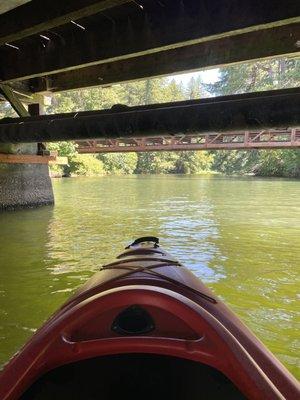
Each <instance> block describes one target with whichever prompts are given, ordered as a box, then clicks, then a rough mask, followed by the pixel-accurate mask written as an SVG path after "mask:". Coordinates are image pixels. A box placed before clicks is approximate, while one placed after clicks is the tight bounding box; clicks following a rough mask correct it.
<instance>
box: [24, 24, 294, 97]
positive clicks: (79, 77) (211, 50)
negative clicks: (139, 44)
mask: <svg viewBox="0 0 300 400" xmlns="http://www.w3.org/2000/svg"><path fill="white" fill-rule="evenodd" d="M299 37H300V23H295V24H290V25H285V26H279V27H275V28H272V29H264V30H260V31H255V32H251V33H248V34H241V35H237V36H235V37H231V38H228V37H225V38H222V39H218V40H214V41H211V42H204V43H199V44H194V45H191V46H185V47H180V48H176V49H171V50H167V51H161V52H158V53H154V54H148V55H146V56H144V57H135V58H130V59H127V60H121V61H115V62H110V63H106V64H99V65H93V66H90V67H85V68H80V69H78V70H73V71H67V72H62V73H59V74H54V75H50V76H48V77H45V78H35V79H32V80H31V81H30V82H29V85H30V87H31V90H32V91H33V92H44V91H53V92H57V91H64V90H72V89H77V88H85V87H89V86H96V85H101V86H103V85H108V84H112V83H120V82H125V81H133V80H136V79H144V78H148V77H153V76H162V75H169V74H173V73H180V72H184V71H191V70H196V69H203V68H207V67H217V66H224V65H228V64H234V63H239V62H244V61H249V60H254V59H261V58H270V57H276V56H279V55H281V56H294V57H295V56H297V55H300V48H299V47H297V46H295V43H296V42H297V39H298V38H299ZM257 43H260V46H257Z"/></svg>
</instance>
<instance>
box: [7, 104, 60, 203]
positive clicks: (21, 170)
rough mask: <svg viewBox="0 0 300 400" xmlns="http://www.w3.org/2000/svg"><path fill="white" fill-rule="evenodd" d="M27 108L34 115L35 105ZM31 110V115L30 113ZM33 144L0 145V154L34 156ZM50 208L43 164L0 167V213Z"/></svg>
mask: <svg viewBox="0 0 300 400" xmlns="http://www.w3.org/2000/svg"><path fill="white" fill-rule="evenodd" d="M33 106H34V107H32V108H31V107H30V106H29V112H31V110H32V111H33V112H32V114H34V115H36V111H37V110H38V107H37V105H36V104H35V105H33ZM34 110H35V112H34ZM37 151H38V145H37V144H18V145H14V144H3V145H2V144H1V145H0V153H6V154H37ZM50 204H54V196H53V190H52V182H51V179H50V176H49V167H48V165H47V164H5V163H0V211H4V210H16V209H20V208H31V207H38V206H44V205H50Z"/></svg>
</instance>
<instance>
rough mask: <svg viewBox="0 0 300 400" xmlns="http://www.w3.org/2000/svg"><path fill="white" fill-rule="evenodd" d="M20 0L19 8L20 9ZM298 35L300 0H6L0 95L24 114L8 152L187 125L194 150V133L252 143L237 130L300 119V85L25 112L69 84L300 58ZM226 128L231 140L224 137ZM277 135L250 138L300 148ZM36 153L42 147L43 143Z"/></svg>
mask: <svg viewBox="0 0 300 400" xmlns="http://www.w3.org/2000/svg"><path fill="white" fill-rule="evenodd" d="M23 3H24V4H23ZM18 4H22V5H20V6H19V7H16V8H13V7H14V6H17V5H18ZM11 8H12V9H11ZM299 41H300V2H297V1H295V0H286V1H285V2H283V1H282V0H228V1H226V2H220V1H219V0H210V1H206V0H159V1H158V0H139V1H130V0H72V1H61V0H44V1H43V2H41V1H40V0H32V1H26V0H12V1H11V2H9V6H7V2H3V4H2V3H1V5H0V60H1V63H0V100H8V101H9V102H10V103H11V105H12V106H13V108H14V109H15V110H16V112H17V113H18V114H19V116H20V117H21V118H20V119H19V120H14V121H12V120H7V119H6V120H2V121H0V152H2V153H16V152H21V153H22V152H25V153H26V151H27V150H26V149H27V147H25V146H24V145H23V144H22V143H25V142H26V143H37V142H45V141H54V140H62V139H63V140H68V139H70V140H71V139H72V140H84V139H101V140H106V139H109V138H112V139H124V138H126V140H127V141H128V140H129V141H130V140H132V139H131V138H137V137H138V138H140V137H143V136H152V137H153V136H155V135H156V136H159V137H162V136H163V137H165V136H166V135H168V134H172V135H178V134H180V133H181V134H184V135H185V137H186V135H192V137H191V138H190V139H188V140H190V141H191V143H190V144H189V145H190V146H191V145H195V143H192V140H194V138H195V137H196V136H197V137H198V139H197V140H199V141H200V142H201V140H204V139H203V137H204V136H202V134H208V133H211V134H212V136H211V137H210V139H207V136H205V141H204V144H203V143H202V144H201V143H197V145H202V146H208V144H209V142H211V144H210V145H211V146H212V145H213V143H214V145H215V146H217V145H221V146H227V147H226V148H229V147H228V146H229V145H227V140H228V141H229V142H230V143H231V146H241V147H243V146H244V147H247V148H251V146H252V145H253V143H252V142H253V140H252V139H253V136H251V135H250V136H249V137H248V139H247V140H246V139H245V138H246V136H245V135H244V136H243V137H242V138H241V141H242V142H239V141H238V140H239V139H236V138H238V137H240V136H241V135H240V134H239V132H241V131H249V130H250V131H253V132H254V131H255V132H259V131H261V130H264V129H274V128H276V129H278V128H279V127H284V128H289V129H291V128H294V127H297V126H300V121H299V118H300V117H299V97H300V96H299V94H300V92H299V90H297V89H295V90H294V92H293V91H291V92H287V91H283V92H276V93H275V91H274V92H268V94H264V93H256V94H253V95H248V96H247V99H245V98H242V99H241V98H240V96H237V97H234V96H230V98H226V99H224V98H222V99H215V100H214V101H212V100H205V99H203V100H201V101H200V102H199V103H195V104H173V105H170V106H165V105H156V106H155V107H154V108H153V106H148V107H143V108H142V109H138V110H137V109H128V110H126V109H124V108H120V107H116V108H113V109H112V110H107V111H104V112H103V111H100V112H95V113H94V114H89V113H78V114H77V113H76V115H75V114H73V115H72V116H70V114H68V115H53V116H51V117H50V119H49V118H48V117H46V116H43V115H36V114H37V113H32V112H30V110H29V112H28V110H27V106H26V105H28V104H31V105H32V104H37V103H39V102H40V101H41V99H42V96H43V95H45V94H47V95H51V93H54V92H59V91H63V90H71V89H78V88H85V87H91V86H98V85H102V86H108V85H111V84H113V83H120V82H126V81H133V80H136V79H142V78H149V77H155V76H162V75H167V74H174V73H180V72H185V71H193V70H197V69H203V68H211V67H217V66H224V65H229V64H238V63H241V62H245V61H250V60H258V59H265V58H273V57H283V56H284V57H297V56H299V55H300V42H299ZM24 104H25V106H24ZM178 113H179V114H178ZM32 114H35V117H32V116H30V115H32ZM178 115H179V116H180V121H179V118H178ZM174 116H177V117H176V118H175V117H174ZM226 132H230V133H234V134H235V136H234V135H233V136H230V139H228V138H229V135H224V133H226ZM288 132H292V131H291V130H288ZM293 132H294V131H293ZM296 132H297V131H296ZM220 133H222V135H219V134H220ZM200 134H201V135H200ZM218 135H219V136H218ZM275 136H276V135H275ZM275 136H273V139H271V140H267V141H266V140H262V141H263V142H264V143H263V144H261V143H259V144H257V140H254V142H255V143H254V145H253V146H258V145H259V146H261V145H262V146H266V147H268V148H271V147H275V146H281V147H286V146H287V147H295V146H296V147H297V146H298V142H299V140H298V136H297V133H296V139H295V140H294V139H293V136H292V134H291V135H290V137H289V139H288V140H287V141H284V142H280V141H279V140H277V139H276V140H275V139H274V138H275ZM233 137H234V138H235V139H233ZM262 137H263V136H260V141H261V138H262ZM276 137H277V136H276ZM129 138H130V139H129ZM225 138H227V139H226V141H225V144H224V143H223V142H224V140H225ZM220 140H221V141H222V143H219V141H220ZM279 142H280V143H279ZM13 143H18V145H17V146H16V145H13ZM124 143H125V142H124ZM127 143H129V142H127ZM269 144H270V145H269ZM177 145H178V144H177ZM98 147H99V146H98ZM147 148H148V147H147ZM164 148H165V147H164ZM255 148H256V147H255ZM39 149H40V147H39ZM149 149H150V147H149ZM176 149H177V147H176ZM31 152H35V153H36V152H38V146H37V145H35V147H32V148H31V150H30V152H29V153H31ZM27 154H28V153H27ZM2 159H3V158H2ZM24 168H25V166H24ZM7 173H8V174H9V172H7ZM24 182H25V183H24V184H26V180H25V181H24ZM2 186H3V184H2ZM1 190H2V192H3V189H1ZM11 190H12V191H13V187H12V188H11ZM2 192H0V204H1V196H2V195H1V193H2Z"/></svg>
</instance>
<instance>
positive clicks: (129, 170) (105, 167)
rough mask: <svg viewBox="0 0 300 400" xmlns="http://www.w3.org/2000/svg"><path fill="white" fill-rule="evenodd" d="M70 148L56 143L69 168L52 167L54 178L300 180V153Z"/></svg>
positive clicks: (56, 147) (290, 151) (280, 151)
mask: <svg viewBox="0 0 300 400" xmlns="http://www.w3.org/2000/svg"><path fill="white" fill-rule="evenodd" d="M64 143H66V142H64ZM67 146H68V147H67V149H66V145H58V144H55V149H56V150H58V152H59V155H61V156H65V157H68V160H69V164H68V165H67V166H51V173H52V176H75V175H79V176H101V175H131V174H186V175H189V174H198V173H222V174H225V175H254V176H265V177H286V178H300V150H286V149H285V150H251V151H237V150H233V151H214V152H213V151H209V152H208V151H198V152H197V151H181V152H149V153H111V154H98V155H85V154H78V153H77V151H76V146H75V147H72V143H67ZM70 146H71V147H70ZM50 148H51V146H50ZM60 149H61V150H60Z"/></svg>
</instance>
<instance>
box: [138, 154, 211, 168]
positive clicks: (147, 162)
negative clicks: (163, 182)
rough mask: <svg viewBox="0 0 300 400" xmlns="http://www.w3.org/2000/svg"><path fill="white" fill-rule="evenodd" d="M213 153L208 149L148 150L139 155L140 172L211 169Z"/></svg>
mask: <svg viewBox="0 0 300 400" xmlns="http://www.w3.org/2000/svg"><path fill="white" fill-rule="evenodd" d="M212 162H213V155H212V154H209V153H207V152H206V151H181V152H177V153H175V152H148V153H140V154H139V155H138V163H137V168H136V172H137V173H139V174H169V173H172V174H197V173H200V172H205V171H209V170H210V167H211V165H212Z"/></svg>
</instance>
